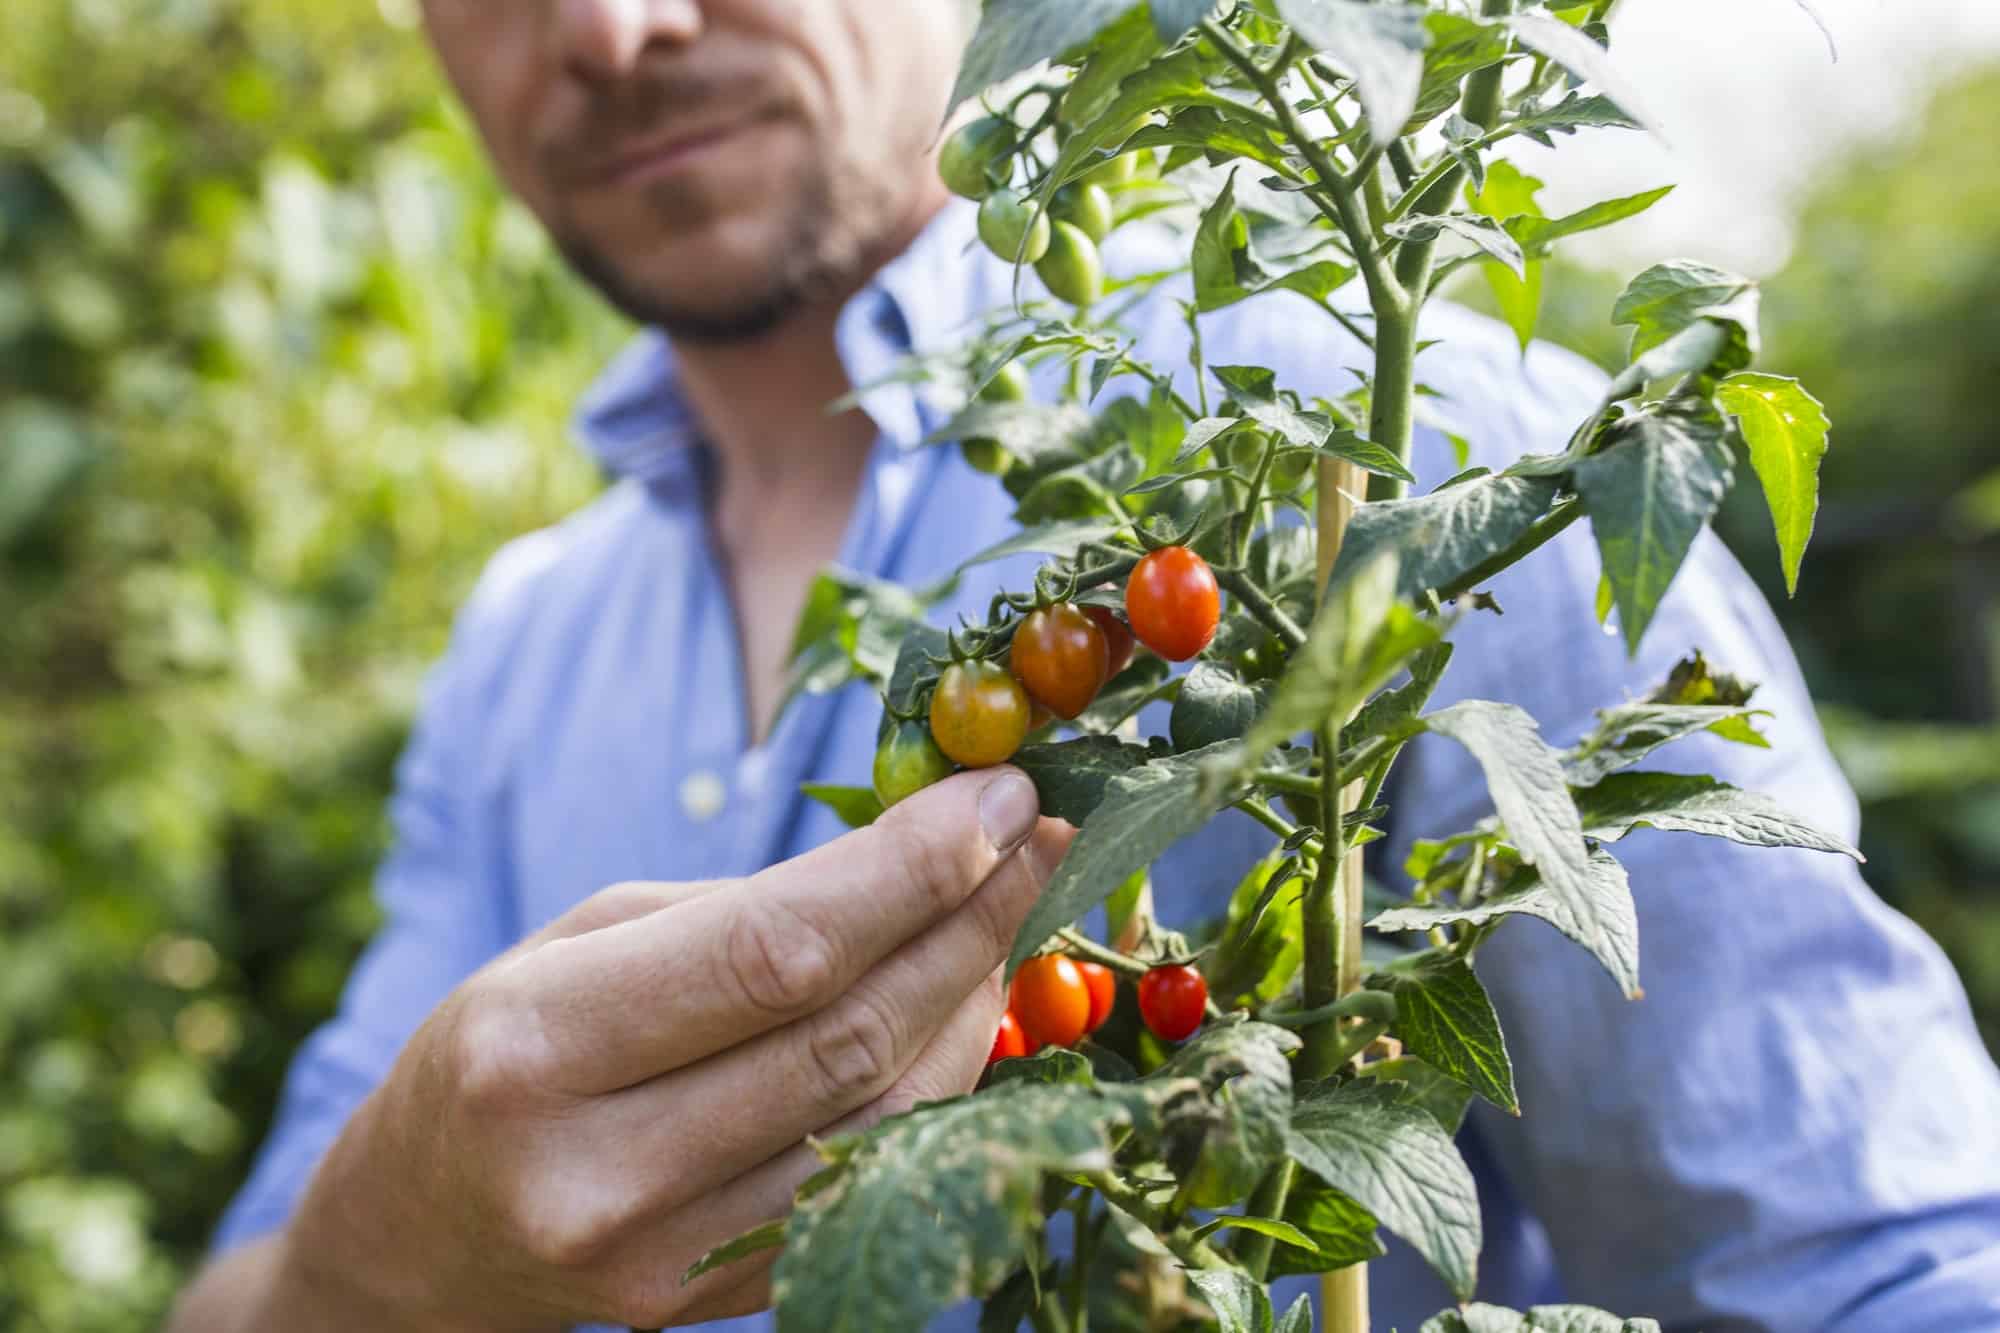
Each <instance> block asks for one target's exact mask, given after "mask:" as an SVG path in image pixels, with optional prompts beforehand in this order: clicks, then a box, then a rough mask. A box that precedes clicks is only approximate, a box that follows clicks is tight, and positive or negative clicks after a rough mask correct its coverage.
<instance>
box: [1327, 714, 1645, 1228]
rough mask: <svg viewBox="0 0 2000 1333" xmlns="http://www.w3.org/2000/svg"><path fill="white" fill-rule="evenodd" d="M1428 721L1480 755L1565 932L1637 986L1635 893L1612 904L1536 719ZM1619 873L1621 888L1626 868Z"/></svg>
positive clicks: (1516, 840)
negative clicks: (1566, 920) (1562, 919)
mask: <svg viewBox="0 0 2000 1333" xmlns="http://www.w3.org/2000/svg"><path fill="white" fill-rule="evenodd" d="M1424 722H1425V724H1426V725H1427V726H1428V727H1429V728H1430V730H1431V731H1432V732H1434V733H1436V734H1438V735H1441V736H1449V737H1450V738H1451V739H1453V740H1455V741H1457V742H1458V743H1459V744H1460V745H1463V746H1464V747H1465V748H1466V749H1467V750H1470V751H1471V752H1472V757H1473V758H1474V759H1476V760H1478V761H1479V767H1480V769H1481V771H1482V772H1484V773H1485V775H1486V787H1487V790H1488V791H1489V792H1490V793H1492V796H1493V805H1494V808H1495V809H1496V810H1497V811H1498V812H1499V816H1500V822H1501V824H1502V825H1503V826H1504V827H1505V828H1506V830H1507V837H1508V840H1509V841H1511V842H1512V843H1513V844H1514V846H1515V847H1516V848H1518V849H1519V851H1520V854H1521V859H1522V861H1524V862H1526V863H1527V864H1529V865H1531V866H1533V867H1534V868H1535V869H1536V870H1537V871H1538V872H1539V873H1540V875H1541V880H1542V883H1543V885H1544V886H1545V888H1546V890H1547V892H1548V893H1549V895H1550V896H1551V897H1552V898H1554V899H1555V900H1556V901H1557V902H1558V903H1559V904H1560V905H1561V910H1562V911H1563V913H1564V914H1565V916H1567V917H1568V918H1569V920H1570V923H1571V924H1570V928H1569V929H1567V930H1565V932H1564V933H1565V934H1569V935H1571V937H1572V938H1574V939H1575V940H1576V941H1577V942H1578V943H1580V944H1582V945H1583V946H1584V947H1585V948H1587V949H1589V950H1590V951H1591V952H1592V953H1593V954H1596V955H1597V956H1598V957H1599V958H1602V959H1607V960H1609V961H1607V962H1606V966H1607V967H1612V968H1613V975H1615V976H1616V975H1618V974H1619V973H1620V972H1621V971H1622V972H1624V973H1625V975H1622V976H1619V981H1620V983H1621V984H1623V985H1624V986H1625V988H1626V990H1627V991H1628V992H1630V991H1636V990H1637V988H1638V984H1639V983H1638V960H1637V957H1636V948H1637V945H1636V939H1637V926H1636V925H1635V924H1633V922H1632V917H1631V910H1632V909H1631V898H1630V895H1629V894H1626V895H1624V899H1623V904H1622V906H1621V905H1620V904H1619V903H1617V902H1607V895H1606V892H1605V886H1604V884H1603V882H1602V877H1601V873H1600V872H1599V871H1597V870H1595V869H1594V868H1593V862H1592V858H1591V854H1590V851H1589V848H1588V847H1587V845H1586V844H1585V843H1584V840H1583V824H1582V820H1581V819H1580V817H1579V816H1578V815H1577V811H1576V805H1575V803H1574V802H1573V801H1572V800H1571V799H1570V794H1569V784H1568V782H1567V781H1566V780H1565V778H1564V775H1563V770H1562V763H1561V757H1560V756H1559V755H1558V754H1557V753H1556V752H1555V751H1554V750H1553V749H1551V748H1549V745H1548V743H1547V742H1546V741H1544V740H1543V739H1542V738H1541V734H1540V732H1538V731H1537V730H1536V727H1535V720H1534V719H1533V718H1532V717H1530V716H1528V714H1527V713H1526V712H1525V711H1523V710H1522V709H1520V708H1517V707H1515V706H1514V705H1512V704H1502V703H1494V702H1492V701H1490V700H1485V699H1469V700H1467V701H1465V702H1464V703H1459V704H1454V705H1452V706H1451V707H1450V708H1446V709H1442V710H1440V711H1439V712H1435V713H1431V714H1429V715H1428V716H1427V717H1425V719H1424ZM1614 864H1615V862H1614ZM1619 878H1620V882H1621V886H1622V881H1623V874H1622V872H1621V874H1620V876H1619ZM1628 928H1629V931H1628ZM1628 933H1629V936H1630V939H1631V941H1632V944H1631V948H1630V949H1628V948H1627V947H1626V943H1627V935H1628ZM1363 1202H1366V1200H1364V1201H1363Z"/></svg>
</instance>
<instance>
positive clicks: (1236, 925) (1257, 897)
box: [1202, 854, 1305, 1009]
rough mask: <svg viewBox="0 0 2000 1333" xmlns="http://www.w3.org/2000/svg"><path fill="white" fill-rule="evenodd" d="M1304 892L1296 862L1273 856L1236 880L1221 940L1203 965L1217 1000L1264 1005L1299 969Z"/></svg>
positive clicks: (1232, 1004)
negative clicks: (1239, 879)
mask: <svg viewBox="0 0 2000 1333" xmlns="http://www.w3.org/2000/svg"><path fill="white" fill-rule="evenodd" d="M1303 892H1304V883H1303V881H1302V880H1301V878H1300V876H1299V869H1298V862H1297V861H1295V860H1292V859H1290V858H1286V857H1281V856H1278V855H1276V854H1273V855H1271V856H1268V857H1265V858H1264V859H1263V860H1262V861H1259V862H1258V863H1257V864H1256V865H1254V866H1252V867H1251V868H1250V871H1249V873H1248V874H1246V875H1245V876H1244V877H1243V878H1242V880H1241V881H1239V882H1238V883H1237V885H1236V889H1235V891H1234V892H1233V893H1231V894H1230V895H1229V910H1228V914H1227V916H1226V917H1225V918H1224V921H1223V929H1222V940H1221V942H1220V943H1219V944H1218V945H1217V946H1216V949H1215V952H1214V953H1213V954H1211V955H1209V959H1208V962H1207V963H1205V964H1203V966H1202V972H1203V973H1204V974H1205V975H1206V976H1207V978H1208V988H1209V993H1210V994H1211V995H1213V996H1214V997H1215V1001H1216V1003H1217V1004H1219V1005H1221V1006H1222V1007H1223V1008H1224V1009H1230V1008H1234V1007H1236V1006H1237V1005H1245V1006H1254V1005H1258V1004H1265V1003H1268V1002H1270V1001H1271V1000H1274V999H1276V998H1277V996H1278V994H1279V993H1280V992H1281V991H1283V990H1284V988H1285V984H1286V983H1287V982H1289V981H1290V980H1291V979H1292V977H1293V975H1294V974H1296V973H1297V972H1298V970H1299V963H1300V961H1301V960H1302V959H1303V958H1304V956H1305V931H1304V928H1303V926H1302V925H1301V924H1300V922H1301V918H1302V915H1303V906H1302V902H1301V899H1302V896H1303ZM1281 899H1282V901H1281Z"/></svg>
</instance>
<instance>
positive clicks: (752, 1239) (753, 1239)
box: [681, 1217, 785, 1282]
mask: <svg viewBox="0 0 2000 1333" xmlns="http://www.w3.org/2000/svg"><path fill="white" fill-rule="evenodd" d="M784 1243H785V1219H784V1218H782V1217H780V1218H777V1219H775V1220H773V1221H770V1222H766V1223H765V1224H764V1225H763V1226H760V1227H754V1228H752V1229H751V1230H749V1231H746V1232H744V1233H743V1234H742V1235H740V1236H738V1237H737V1238H736V1239H735V1240H732V1241H730V1242H728V1243H727V1244H725V1245H718V1246H716V1247H715V1248H714V1249H712V1250H710V1251H709V1252H708V1253H707V1254H704V1255H703V1256H702V1257H701V1262H700V1263H697V1264H696V1265H695V1266H694V1267H692V1268H690V1269H688V1271H687V1272H686V1273H685V1274H683V1275H682V1277H681V1281H682V1282H692V1281H694V1280H695V1279H696V1278H698V1277H700V1276H702V1274H704V1273H712V1272H714V1271H715V1270H716V1269H718V1268H721V1267H722V1266H723V1265H725V1264H733V1263H735V1262H736V1261H737V1260H738V1259H747V1258H749V1257H750V1256H751V1255H753V1254H761V1253H763V1252H764V1251H765V1250H775V1249H777V1248H778V1247H779V1246H781V1245H783V1244H784Z"/></svg>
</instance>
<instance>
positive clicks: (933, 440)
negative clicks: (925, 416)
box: [924, 402, 1093, 471]
mask: <svg viewBox="0 0 2000 1333" xmlns="http://www.w3.org/2000/svg"><path fill="white" fill-rule="evenodd" d="M1092 424H1093V423H1092V420H1091V416H1090V413H1089V412H1088V411H1086V410H1085V409H1084V408H1082V407H1079V406H1078V405H1076V404H1075V403H1060V404H1051V403H1036V402H997V403H989V402H975V403H972V404H971V405H970V406H968V407H966V408H965V409H964V410H963V411H961V412H960V413H958V415H956V416H954V417H953V418H952V419H951V420H949V421H947V422H945V423H944V425H942V426H940V427H938V428H937V429H936V430H934V431H932V432H931V433H930V434H929V435H927V436H925V437H924V443H925V444H946V443H956V442H958V441H960V440H967V439H990V440H997V441H999V443H1000V447H1001V448H1002V449H1005V450H1006V451H1007V452H1008V453H1009V454H1011V455H1013V457H1014V458H1015V459H1016V460H1018V461H1019V462H1020V463H1022V464H1024V465H1025V466H1027V467H1028V468H1029V469H1031V470H1034V471H1046V470H1048V469H1051V468H1056V467H1062V466H1064V465H1066V464H1069V463H1074V462H1076V461H1078V460H1079V459H1081V458H1083V457H1085V456H1086V455H1087V454H1088V453H1089V449H1088V448H1087V437H1088V436H1089V434H1090V429H1091V426H1092Z"/></svg>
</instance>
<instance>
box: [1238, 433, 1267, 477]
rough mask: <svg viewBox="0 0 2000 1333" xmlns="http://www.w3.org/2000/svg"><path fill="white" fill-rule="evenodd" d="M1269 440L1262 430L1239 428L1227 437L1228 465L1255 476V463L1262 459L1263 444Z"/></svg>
mask: <svg viewBox="0 0 2000 1333" xmlns="http://www.w3.org/2000/svg"><path fill="white" fill-rule="evenodd" d="M1269 443H1270V440H1269V439H1268V438H1267V437H1266V436H1265V435H1264V433H1263V432H1262V431H1255V430H1239V431H1235V432H1233V433H1232V434H1231V435H1230V437H1229V449H1228V453H1229V466H1231V467H1233V468H1235V469H1236V470H1237V471H1238V472H1242V473H1246V474H1248V475H1250V476H1255V475H1256V473H1257V465H1258V464H1259V463H1261V462H1263V461H1264V446H1265V445H1267V444H1269Z"/></svg>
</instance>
